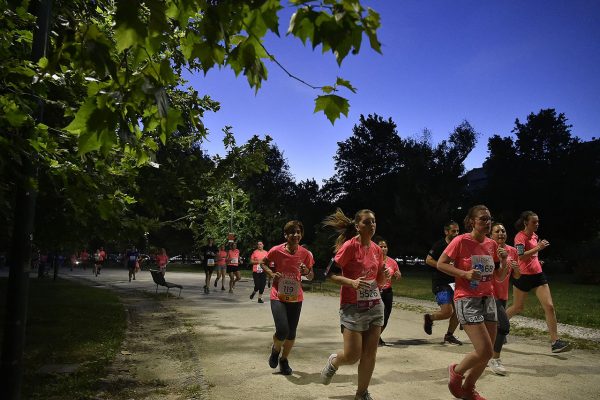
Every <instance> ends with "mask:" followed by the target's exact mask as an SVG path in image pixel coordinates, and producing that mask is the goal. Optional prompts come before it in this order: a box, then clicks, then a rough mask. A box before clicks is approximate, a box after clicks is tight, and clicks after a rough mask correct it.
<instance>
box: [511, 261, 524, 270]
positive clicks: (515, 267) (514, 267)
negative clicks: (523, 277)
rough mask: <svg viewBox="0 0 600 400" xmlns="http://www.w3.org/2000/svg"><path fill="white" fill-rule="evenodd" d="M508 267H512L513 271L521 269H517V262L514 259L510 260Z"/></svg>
mask: <svg viewBox="0 0 600 400" xmlns="http://www.w3.org/2000/svg"><path fill="white" fill-rule="evenodd" d="M510 267H511V268H512V269H513V271H517V272H521V270H520V269H519V263H518V262H516V261H515V260H511V261H510Z"/></svg>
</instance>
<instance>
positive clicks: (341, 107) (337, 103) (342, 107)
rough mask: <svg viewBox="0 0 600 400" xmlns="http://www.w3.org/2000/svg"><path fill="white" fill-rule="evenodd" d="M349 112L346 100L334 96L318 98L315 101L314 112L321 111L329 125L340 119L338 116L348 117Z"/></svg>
mask: <svg viewBox="0 0 600 400" xmlns="http://www.w3.org/2000/svg"><path fill="white" fill-rule="evenodd" d="M349 110H350V104H349V103H348V100H347V99H345V98H343V97H340V96H336V95H334V94H328V95H325V96H318V97H317V98H316V99H315V110H314V112H315V113H316V112H319V111H323V112H324V113H325V115H326V116H327V119H329V121H331V124H332V125H333V123H334V122H335V120H336V119H338V118H339V117H340V114H344V115H345V116H346V117H347V116H348V111H349Z"/></svg>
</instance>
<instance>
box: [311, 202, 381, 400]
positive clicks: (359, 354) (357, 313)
mask: <svg viewBox="0 0 600 400" xmlns="http://www.w3.org/2000/svg"><path fill="white" fill-rule="evenodd" d="M323 224H324V225H325V226H330V227H333V228H334V229H335V230H336V231H338V232H339V233H340V235H339V236H338V238H337V240H336V243H335V250H336V254H335V256H334V262H335V263H334V265H332V267H331V268H330V270H329V276H330V278H331V280H332V281H333V282H335V283H337V284H339V285H340V286H341V288H340V325H341V330H342V335H343V338H344V349H343V350H342V351H340V352H338V353H337V354H331V355H330V356H329V359H328V360H327V364H326V365H325V367H324V368H323V370H322V371H321V379H322V382H323V383H324V384H325V385H329V383H331V379H332V378H333V375H334V374H335V373H336V371H337V370H338V368H339V367H340V366H342V365H352V364H355V363H356V362H357V361H359V364H358V388H357V390H356V395H355V397H354V398H355V399H359V400H369V399H371V400H372V397H371V395H370V394H369V391H368V388H369V383H370V382H371V376H372V375H373V370H374V369H375V358H376V355H377V344H378V342H379V335H380V334H381V327H382V326H383V323H384V322H383V321H384V317H383V310H384V306H383V302H382V301H381V294H380V292H379V288H380V287H382V286H383V285H385V283H386V282H387V281H388V280H389V279H390V277H391V275H390V274H389V271H388V269H387V268H385V264H384V254H383V251H382V250H381V248H380V247H379V246H378V245H376V244H375V243H374V242H373V241H371V238H372V237H373V235H374V234H375V225H376V223H375V214H374V213H373V212H372V211H370V210H360V211H358V212H357V213H356V215H355V216H354V221H352V220H351V219H350V218H348V217H347V216H345V215H344V213H343V212H342V210H340V209H339V208H338V209H337V210H336V212H335V213H334V214H332V215H330V216H329V217H327V218H326V219H325V221H324V222H323Z"/></svg>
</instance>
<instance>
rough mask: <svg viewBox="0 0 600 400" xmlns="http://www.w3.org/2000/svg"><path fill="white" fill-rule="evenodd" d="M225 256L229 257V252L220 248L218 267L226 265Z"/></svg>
mask: <svg viewBox="0 0 600 400" xmlns="http://www.w3.org/2000/svg"><path fill="white" fill-rule="evenodd" d="M225 258H227V252H226V251H225V250H219V252H218V253H217V267H224V266H225Z"/></svg>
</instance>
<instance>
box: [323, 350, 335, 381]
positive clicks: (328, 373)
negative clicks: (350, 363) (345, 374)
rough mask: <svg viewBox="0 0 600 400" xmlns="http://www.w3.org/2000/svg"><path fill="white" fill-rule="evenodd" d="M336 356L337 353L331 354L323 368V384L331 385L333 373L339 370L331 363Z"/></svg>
mask: <svg viewBox="0 0 600 400" xmlns="http://www.w3.org/2000/svg"><path fill="white" fill-rule="evenodd" d="M336 356H337V354H332V355H330V356H329V358H328V359H327V365H325V367H324V368H323V369H322V370H321V382H323V385H329V384H330V383H331V379H332V378H333V375H335V373H336V372H337V368H335V367H334V366H333V364H332V363H331V362H332V361H333V359H334V358H335V357H336Z"/></svg>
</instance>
